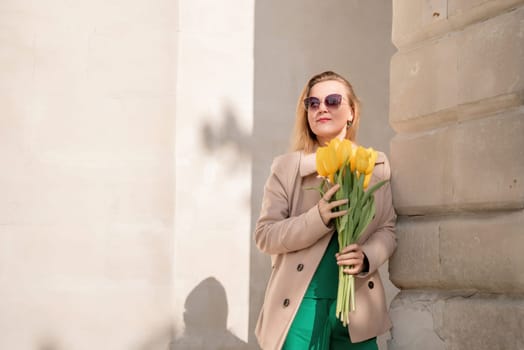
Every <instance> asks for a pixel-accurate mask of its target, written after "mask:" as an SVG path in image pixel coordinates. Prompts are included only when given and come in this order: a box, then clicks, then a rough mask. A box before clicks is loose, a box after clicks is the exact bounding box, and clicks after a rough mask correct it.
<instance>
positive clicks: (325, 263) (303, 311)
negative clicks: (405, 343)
mask: <svg viewBox="0 0 524 350" xmlns="http://www.w3.org/2000/svg"><path fill="white" fill-rule="evenodd" d="M337 252H338V240H337V234H336V232H335V233H334V234H333V236H332V237H331V240H330V241H329V244H328V246H327V248H326V251H325V253H324V256H323V257H322V260H321V261H320V263H319V265H318V267H317V270H316V271H315V274H314V275H313V278H312V279H311V282H310V284H309V286H308V289H307V290H306V293H305V295H304V299H302V302H301V303H300V306H299V308H298V311H297V314H296V316H295V318H294V320H293V323H292V324H291V328H290V329H289V332H288V334H287V337H286V341H285V342H284V346H283V347H282V350H307V349H309V350H353V349H355V350H378V347H377V341H376V338H372V339H368V340H365V341H363V342H360V343H352V342H351V339H350V337H349V334H348V329H347V327H344V326H343V325H342V322H341V321H340V320H338V319H337V318H336V315H335V308H336V304H337V300H336V299H337V288H338V265H337V261H336V258H335V254H336V253H337Z"/></svg>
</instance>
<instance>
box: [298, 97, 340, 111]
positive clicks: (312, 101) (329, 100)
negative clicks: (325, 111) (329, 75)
mask: <svg viewBox="0 0 524 350" xmlns="http://www.w3.org/2000/svg"><path fill="white" fill-rule="evenodd" d="M341 103H342V95H340V94H331V95H327V96H326V97H325V98H324V105H326V107H338V106H340V104H341ZM304 107H306V110H308V109H312V110H316V109H318V107H320V99H319V98H318V97H308V98H306V99H304Z"/></svg>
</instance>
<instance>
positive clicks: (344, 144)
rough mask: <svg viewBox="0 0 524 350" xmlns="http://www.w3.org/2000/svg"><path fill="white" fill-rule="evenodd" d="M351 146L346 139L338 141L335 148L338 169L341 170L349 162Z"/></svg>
mask: <svg viewBox="0 0 524 350" xmlns="http://www.w3.org/2000/svg"><path fill="white" fill-rule="evenodd" d="M352 147H353V145H352V144H351V141H349V140H348V139H344V140H342V141H340V143H339V145H338V148H337V160H338V168H339V169H340V168H342V167H343V166H344V165H346V164H347V163H348V162H349V159H350V156H351V150H352Z"/></svg>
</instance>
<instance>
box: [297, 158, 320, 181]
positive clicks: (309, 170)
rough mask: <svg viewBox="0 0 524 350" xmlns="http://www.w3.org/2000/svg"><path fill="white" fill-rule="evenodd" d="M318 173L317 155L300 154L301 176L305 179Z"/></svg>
mask: <svg viewBox="0 0 524 350" xmlns="http://www.w3.org/2000/svg"><path fill="white" fill-rule="evenodd" d="M316 172H317V164H316V153H309V154H305V153H304V152H301V153H300V176H302V177H305V176H308V175H311V174H313V173H316Z"/></svg>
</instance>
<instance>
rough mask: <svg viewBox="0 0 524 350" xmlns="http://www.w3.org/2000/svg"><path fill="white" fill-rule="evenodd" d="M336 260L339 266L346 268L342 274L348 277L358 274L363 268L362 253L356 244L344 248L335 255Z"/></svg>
mask: <svg viewBox="0 0 524 350" xmlns="http://www.w3.org/2000/svg"><path fill="white" fill-rule="evenodd" d="M336 259H337V264H338V265H339V266H346V267H345V268H344V273H347V274H350V275H355V274H359V273H360V272H361V271H362V269H363V267H364V252H363V251H362V248H361V247H360V246H359V245H358V244H356V243H354V244H350V245H348V246H347V247H344V249H342V251H341V252H340V253H337V254H336Z"/></svg>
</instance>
